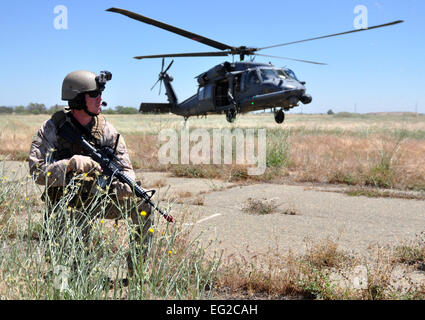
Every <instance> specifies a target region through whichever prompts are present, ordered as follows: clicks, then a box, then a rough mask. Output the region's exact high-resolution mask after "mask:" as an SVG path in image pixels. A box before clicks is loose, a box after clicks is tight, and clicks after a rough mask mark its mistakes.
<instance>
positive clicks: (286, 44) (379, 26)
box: [258, 20, 404, 50]
mask: <svg viewBox="0 0 425 320" xmlns="http://www.w3.org/2000/svg"><path fill="white" fill-rule="evenodd" d="M402 22H404V21H403V20H397V21H393V22H389V23H385V24H380V25H377V26H373V27H369V28H366V29H356V30H350V31H345V32H340V33H334V34H329V35H327V36H321V37H315V38H310V39H305V40H299V41H292V42H286V43H281V44H275V45H273V46H268V47H263V48H259V49H258V50H263V49H270V48H275V47H281V46H288V45H290V44H294V43H300V42H306V41H312V40H317V39H324V38H330V37H335V36H340V35H343V34H348V33H354V32H361V31H367V30H372V29H377V28H382V27H387V26H392V25H394V24H398V23H402Z"/></svg>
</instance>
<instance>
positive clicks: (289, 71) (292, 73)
mask: <svg viewBox="0 0 425 320" xmlns="http://www.w3.org/2000/svg"><path fill="white" fill-rule="evenodd" d="M286 73H287V74H288V75H289V76H290V77H291V78H293V79H295V80H298V78H297V76H296V75H295V73H294V71H292V70H291V69H286Z"/></svg>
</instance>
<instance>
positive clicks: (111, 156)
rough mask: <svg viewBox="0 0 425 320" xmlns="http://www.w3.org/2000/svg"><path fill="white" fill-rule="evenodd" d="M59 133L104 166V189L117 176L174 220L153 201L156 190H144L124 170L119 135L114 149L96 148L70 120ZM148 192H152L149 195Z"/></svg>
mask: <svg viewBox="0 0 425 320" xmlns="http://www.w3.org/2000/svg"><path fill="white" fill-rule="evenodd" d="M58 135H59V136H60V137H62V138H64V139H66V140H68V141H69V142H71V143H77V144H79V145H80V146H81V147H82V148H83V149H84V151H85V152H86V154H87V155H88V156H89V157H90V158H92V159H93V160H94V161H96V162H97V163H99V164H100V166H101V167H102V171H103V175H104V176H106V177H107V178H106V179H105V178H103V177H102V178H101V179H98V184H99V185H100V187H102V189H105V188H106V186H107V185H109V184H110V182H111V181H112V178H113V177H116V178H117V179H118V180H119V181H120V182H122V183H126V184H127V185H129V186H130V187H131V188H132V190H134V193H135V194H136V196H138V197H139V198H141V199H143V200H145V202H147V203H148V204H149V205H150V206H151V207H152V208H154V209H155V210H157V211H158V212H159V213H160V214H161V215H162V216H163V217H164V219H165V220H167V221H168V222H174V218H173V217H172V216H171V215H169V214H167V213H165V212H163V211H162V210H161V209H160V208H158V207H157V206H156V205H155V204H154V203H153V202H152V201H151V198H152V196H153V195H154V193H155V190H147V191H146V190H144V189H143V188H142V187H140V186H139V185H138V184H137V183H136V182H135V181H134V180H133V179H131V178H130V177H129V176H128V175H126V174H125V173H124V172H123V170H122V163H121V161H120V160H119V159H118V158H117V156H116V155H115V151H116V148H117V145H118V139H119V135H118V137H117V141H116V143H115V147H114V149H112V148H110V147H103V148H101V149H99V150H98V149H96V148H95V147H93V146H92V145H91V144H90V143H89V142H87V140H86V139H84V137H83V136H82V135H78V134H77V133H76V132H75V131H74V129H73V128H72V127H71V125H70V124H69V122H68V121H65V122H64V124H63V125H62V126H61V127H60V128H59V129H58ZM148 192H150V193H151V194H150V195H149V194H148Z"/></svg>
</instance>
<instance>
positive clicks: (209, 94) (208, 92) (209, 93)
mask: <svg viewBox="0 0 425 320" xmlns="http://www.w3.org/2000/svg"><path fill="white" fill-rule="evenodd" d="M210 98H212V86H210V85H208V86H206V87H205V89H204V99H210Z"/></svg>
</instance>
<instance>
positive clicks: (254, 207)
mask: <svg viewBox="0 0 425 320" xmlns="http://www.w3.org/2000/svg"><path fill="white" fill-rule="evenodd" d="M278 206H279V204H278V203H277V201H276V199H266V198H263V199H253V198H248V199H247V200H246V203H245V204H244V206H243V207H242V210H243V211H246V212H249V213H252V214H270V213H273V212H274V211H275V210H276V208H277V207H278Z"/></svg>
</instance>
